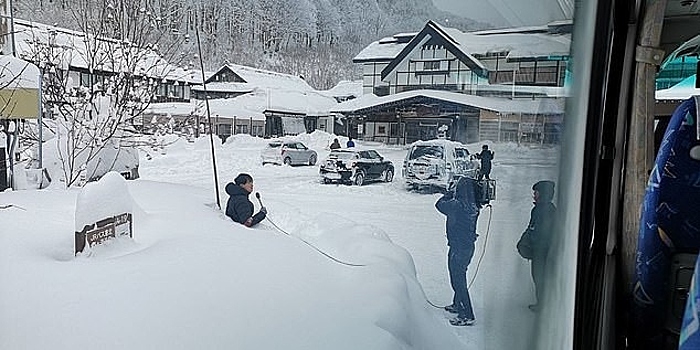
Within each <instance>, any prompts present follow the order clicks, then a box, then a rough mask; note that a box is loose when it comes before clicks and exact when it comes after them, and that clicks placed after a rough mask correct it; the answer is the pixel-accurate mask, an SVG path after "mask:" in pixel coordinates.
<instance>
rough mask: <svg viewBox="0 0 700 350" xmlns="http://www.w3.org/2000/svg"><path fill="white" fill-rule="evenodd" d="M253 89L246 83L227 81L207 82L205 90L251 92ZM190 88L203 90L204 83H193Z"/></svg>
mask: <svg viewBox="0 0 700 350" xmlns="http://www.w3.org/2000/svg"><path fill="white" fill-rule="evenodd" d="M200 75H201V74H200ZM253 89H254V87H253V86H251V85H250V84H248V83H227V82H214V83H207V91H209V92H237V93H248V92H252V91H253ZM192 90H195V91H204V85H194V86H192Z"/></svg>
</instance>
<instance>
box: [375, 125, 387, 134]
mask: <svg viewBox="0 0 700 350" xmlns="http://www.w3.org/2000/svg"><path fill="white" fill-rule="evenodd" d="M377 134H378V135H386V125H379V126H378V127H377Z"/></svg>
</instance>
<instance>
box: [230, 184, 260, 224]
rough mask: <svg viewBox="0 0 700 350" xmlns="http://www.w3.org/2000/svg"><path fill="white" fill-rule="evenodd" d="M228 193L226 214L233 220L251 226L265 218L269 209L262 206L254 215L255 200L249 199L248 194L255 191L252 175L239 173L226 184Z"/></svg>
mask: <svg viewBox="0 0 700 350" xmlns="http://www.w3.org/2000/svg"><path fill="white" fill-rule="evenodd" d="M226 193H228V195H229V196H230V197H229V199H228V203H226V216H228V217H230V218H231V219H232V220H233V221H235V222H237V223H240V224H243V225H246V226H248V227H251V226H255V225H257V224H258V223H260V221H263V220H264V219H265V215H267V209H266V208H265V207H262V208H260V211H259V212H258V213H257V214H255V215H253V209H254V207H253V202H251V201H250V200H249V199H248V196H249V195H250V194H251V193H253V177H252V176H250V175H248V174H244V173H241V174H238V176H236V178H235V179H234V180H233V182H229V183H228V184H227V185H226Z"/></svg>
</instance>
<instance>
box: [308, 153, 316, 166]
mask: <svg viewBox="0 0 700 350" xmlns="http://www.w3.org/2000/svg"><path fill="white" fill-rule="evenodd" d="M315 164H316V155H315V154H312V155H311V157H309V165H315Z"/></svg>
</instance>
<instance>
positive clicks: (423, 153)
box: [409, 146, 445, 159]
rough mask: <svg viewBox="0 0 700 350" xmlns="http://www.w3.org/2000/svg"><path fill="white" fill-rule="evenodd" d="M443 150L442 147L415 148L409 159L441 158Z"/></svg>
mask: <svg viewBox="0 0 700 350" xmlns="http://www.w3.org/2000/svg"><path fill="white" fill-rule="evenodd" d="M444 151H445V148H444V147H442V146H415V147H413V150H412V151H411V156H410V158H409V159H416V158H420V157H429V158H442V156H443V154H444Z"/></svg>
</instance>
